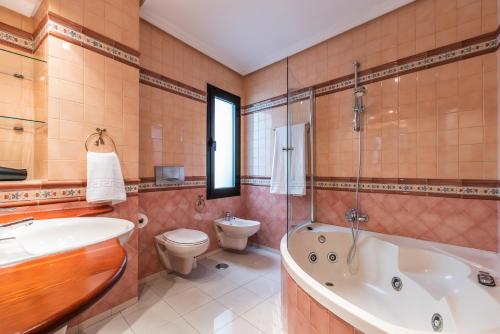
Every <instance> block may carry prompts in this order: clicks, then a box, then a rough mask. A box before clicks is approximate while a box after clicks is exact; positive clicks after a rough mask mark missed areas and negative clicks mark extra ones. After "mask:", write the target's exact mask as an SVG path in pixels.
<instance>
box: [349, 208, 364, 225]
mask: <svg viewBox="0 0 500 334" xmlns="http://www.w3.org/2000/svg"><path fill="white" fill-rule="evenodd" d="M368 219H369V218H368V215H367V214H366V213H360V212H358V210H356V209H354V208H353V209H351V210H349V211H347V212H346V213H345V220H347V221H348V222H349V223H354V222H355V221H357V222H359V223H367V222H368Z"/></svg>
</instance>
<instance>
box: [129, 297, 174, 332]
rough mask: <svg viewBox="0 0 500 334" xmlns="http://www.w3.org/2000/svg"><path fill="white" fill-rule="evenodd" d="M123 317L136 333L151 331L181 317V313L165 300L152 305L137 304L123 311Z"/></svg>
mask: <svg viewBox="0 0 500 334" xmlns="http://www.w3.org/2000/svg"><path fill="white" fill-rule="evenodd" d="M121 313H122V315H123V317H124V318H125V320H126V321H127V323H128V324H129V326H130V327H131V328H132V329H133V330H134V332H135V333H136V334H139V333H148V332H149V333H150V332H151V331H152V330H154V329H155V328H158V327H160V326H162V325H164V324H165V323H167V322H169V321H173V320H176V319H177V318H179V317H180V316H179V314H177V312H175V311H174V309H172V307H170V306H169V305H168V304H167V303H166V302H164V301H163V300H158V301H157V302H156V303H153V304H150V305H142V304H140V303H138V304H135V305H133V306H131V307H129V308H127V309H125V310H123V311H122V312H121Z"/></svg>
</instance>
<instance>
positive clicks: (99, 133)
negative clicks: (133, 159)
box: [85, 128, 116, 152]
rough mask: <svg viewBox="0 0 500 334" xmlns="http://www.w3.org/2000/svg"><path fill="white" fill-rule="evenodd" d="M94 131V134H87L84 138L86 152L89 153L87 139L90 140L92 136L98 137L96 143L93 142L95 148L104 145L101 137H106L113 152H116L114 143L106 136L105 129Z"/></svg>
mask: <svg viewBox="0 0 500 334" xmlns="http://www.w3.org/2000/svg"><path fill="white" fill-rule="evenodd" d="M95 130H96V132H94V133H91V134H89V135H88V136H87V138H85V149H86V150H87V152H88V151H89V147H88V142H89V139H91V138H92V137H94V136H99V138H97V139H96V141H95V142H94V145H95V146H99V145H104V144H105V142H104V138H103V137H107V138H108V139H109V140H110V141H111V143H112V144H113V148H114V152H116V144H115V141H114V140H113V138H111V137H110V136H109V135H108V134H106V129H101V128H96V129H95Z"/></svg>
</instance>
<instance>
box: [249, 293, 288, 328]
mask: <svg viewBox="0 0 500 334" xmlns="http://www.w3.org/2000/svg"><path fill="white" fill-rule="evenodd" d="M242 317H243V318H244V319H245V320H247V321H248V322H249V323H250V324H252V325H253V326H255V327H257V328H258V329H260V330H261V331H263V332H264V333H266V334H279V333H280V332H281V330H282V329H283V325H282V321H281V308H280V307H279V306H278V305H275V304H273V303H271V302H269V301H264V302H262V303H261V304H259V305H257V306H256V307H254V308H253V309H251V310H250V311H248V312H247V313H245V314H243V316H242Z"/></svg>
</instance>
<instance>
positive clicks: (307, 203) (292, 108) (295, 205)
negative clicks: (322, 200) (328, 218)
mask: <svg viewBox="0 0 500 334" xmlns="http://www.w3.org/2000/svg"><path fill="white" fill-rule="evenodd" d="M314 109H315V98H314V90H313V88H309V87H307V86H305V84H304V83H302V82H301V81H300V80H298V78H297V77H296V76H295V75H294V71H292V70H291V68H290V65H289V63H288V60H287V113H286V114H287V144H288V145H287V150H286V154H287V184H288V185H289V187H288V189H289V188H290V184H291V181H292V180H291V175H292V168H294V163H296V162H295V161H294V159H296V152H294V147H295V146H296V145H299V143H297V141H298V140H302V139H301V138H296V137H294V136H292V126H294V125H297V124H304V126H305V137H304V139H303V140H304V145H305V162H304V163H305V170H306V180H305V181H306V190H305V195H302V196H298V195H292V194H291V193H290V191H288V192H287V199H286V200H287V232H288V233H289V232H290V231H291V230H292V229H293V228H294V227H295V226H298V225H301V224H304V223H307V222H311V221H314V220H315V215H316V213H315V200H314V176H315V173H314V168H315V167H314V162H315V161H314V153H315V150H314V128H315V126H314Z"/></svg>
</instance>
